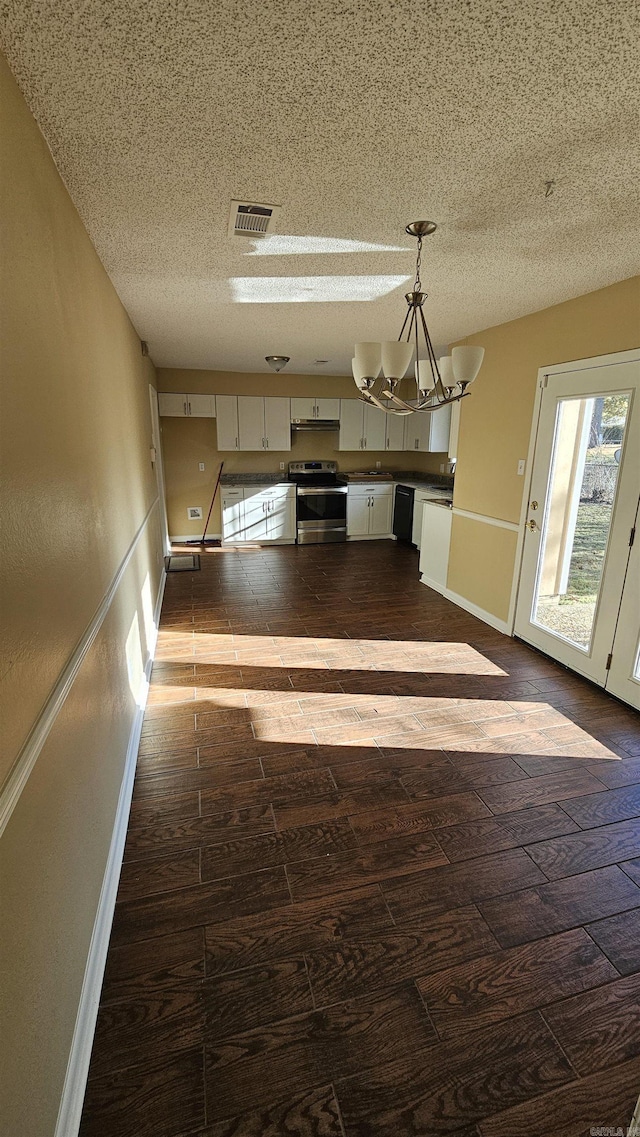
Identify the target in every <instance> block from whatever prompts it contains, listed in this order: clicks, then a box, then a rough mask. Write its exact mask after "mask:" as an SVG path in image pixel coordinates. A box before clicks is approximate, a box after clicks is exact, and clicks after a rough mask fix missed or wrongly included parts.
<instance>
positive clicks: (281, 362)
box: [264, 355, 291, 371]
mask: <svg viewBox="0 0 640 1137" xmlns="http://www.w3.org/2000/svg"><path fill="white" fill-rule="evenodd" d="M290 359H291V356H290V355H265V357H264V360H265V363H268V364H269V367H270V368H271V370H272V371H282V368H283V367H286V366H287V363H288V362H289V360H290Z"/></svg>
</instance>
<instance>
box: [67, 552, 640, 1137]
mask: <svg viewBox="0 0 640 1137" xmlns="http://www.w3.org/2000/svg"><path fill="white" fill-rule="evenodd" d="M639 944H640V728H639V721H638V716H637V715H636V714H635V713H634V712H632V711H631V710H630V709H627V708H625V707H624V706H623V705H622V704H620V703H617V702H616V701H615V700H614V699H611V698H609V697H608V696H607V695H605V694H603V693H602V692H600V691H598V690H596V689H595V688H593V687H592V686H590V685H589V684H588V683H586V682H583V681H582V680H581V679H580V678H578V677H577V676H575V675H572V674H570V673H567V672H566V671H564V670H563V669H562V668H560V667H559V666H556V665H555V664H554V663H553V662H551V661H549V660H547V659H545V658H544V657H542V656H540V655H537V654H536V653H535V652H533V651H532V650H530V649H529V648H527V647H526V646H524V645H523V644H520V643H517V642H515V641H513V640H510V639H508V638H506V637H504V636H502V635H500V634H499V633H498V632H495V631H493V630H492V629H491V628H489V627H488V626H487V625H485V624H483V623H481V622H480V621H478V620H476V619H475V618H474V617H472V616H469V615H467V614H466V613H465V612H463V611H462V610H461V609H459V608H456V607H455V606H454V605H452V604H450V603H449V602H448V601H446V600H444V599H443V598H442V597H440V596H438V595H437V594H436V593H434V592H432V591H430V590H428V589H426V588H425V587H424V586H422V585H421V584H420V583H419V581H418V563H417V554H416V553H415V552H414V551H413V550H411V549H409V548H407V547H403V546H399V545H396V544H394V543H392V542H385V541H381V542H371V543H368V542H363V543H358V544H355V543H354V544H347V545H339V546H327V547H322V546H315V547H313V546H312V547H300V548H298V547H286V548H271V549H261V550H241V551H232V550H215V551H211V552H208V553H207V554H203V556H202V570H201V571H200V572H195V573H177V574H173V575H170V576H169V577H168V579H167V589H166V595H165V601H164V607H163V614H162V626H161V633H160V638H159V642H158V650H157V656H156V663H155V666H154V670H153V677H152V687H151V692H150V698H149V705H148V709H147V712H146V715H145V721H144V726H143V732H142V740H141V744H140V754H139V760H138V770H137V778H136V783H135V790H134V799H133V806H132V810H131V819H130V825H129V832H128V839H127V845H126V852H125V860H124V865H123V870H122V877H121V883H120V891H119V894H118V903H117V907H116V916H115V922H114V927H113V934H112V939H111V946H110V950H109V956H108V961H107V970H106V976H105V981H104V987H103V991H102V1001H101V1007H100V1013H99V1018H98V1028H97V1033H96V1039H95V1045H94V1050H93V1057H92V1063H91V1071H90V1077H89V1083H88V1087H87V1095H86V1101H85V1108H84V1114H83V1121H82V1129H81V1133H82V1137H152V1135H153V1137H196V1135H197V1137H285V1135H286V1137H296V1135H299V1137H405V1135H406V1137H418V1135H420V1137H431V1135H435V1134H453V1135H455V1137H519V1135H522V1137H524V1135H525V1134H526V1137H585V1135H588V1134H589V1133H590V1132H592V1131H596V1130H598V1129H600V1130H604V1128H605V1127H609V1131H610V1132H611V1133H614V1132H616V1129H617V1127H623V1130H624V1132H625V1133H626V1128H624V1127H626V1126H627V1125H628V1124H629V1122H630V1120H631V1116H632V1114H633V1109H634V1105H635V1102H636V1098H637V1096H638V1094H639V1093H640V948H639V946H638V945H639ZM623 1130H622V1129H621V1132H622V1131H623Z"/></svg>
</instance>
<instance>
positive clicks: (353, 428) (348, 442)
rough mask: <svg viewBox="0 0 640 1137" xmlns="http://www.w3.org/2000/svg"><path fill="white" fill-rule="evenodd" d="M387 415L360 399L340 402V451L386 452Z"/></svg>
mask: <svg viewBox="0 0 640 1137" xmlns="http://www.w3.org/2000/svg"><path fill="white" fill-rule="evenodd" d="M386 418H387V415H386V414H385V413H384V411H380V410H378V408H377V407H369V406H367V404H366V403H363V402H362V401H361V400H360V399H341V400H340V438H339V442H338V449H339V450H378V451H379V450H384V448H385V434H386V423H385V419H386Z"/></svg>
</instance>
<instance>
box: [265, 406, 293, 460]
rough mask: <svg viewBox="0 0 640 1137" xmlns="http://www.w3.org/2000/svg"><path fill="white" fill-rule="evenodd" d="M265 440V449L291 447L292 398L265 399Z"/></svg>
mask: <svg viewBox="0 0 640 1137" xmlns="http://www.w3.org/2000/svg"><path fill="white" fill-rule="evenodd" d="M264 441H265V450H290V449H291V399H287V398H283V397H277V396H276V397H273V396H272V397H270V398H266V399H265V400H264Z"/></svg>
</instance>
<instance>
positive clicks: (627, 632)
mask: <svg viewBox="0 0 640 1137" xmlns="http://www.w3.org/2000/svg"><path fill="white" fill-rule="evenodd" d="M634 529H635V533H634V536H633V543H632V545H631V547H630V549H629V563H628V565H627V574H626V578H625V584H624V589H623V592H622V603H621V605H620V613H619V616H618V625H617V628H616V634H615V639H614V641H613V648H612V651H611V667H610V668H609V674H608V676H607V683H606V687H607V691H611V693H612V695H617V696H618V698H619V699H624V700H625V702H627V703H631V705H632V706H634V707H639V708H640V634H639V632H638V622H639V615H638V614H639V613H640V500H639V501H638V510H637V513H636V518H635V522H634Z"/></svg>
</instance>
